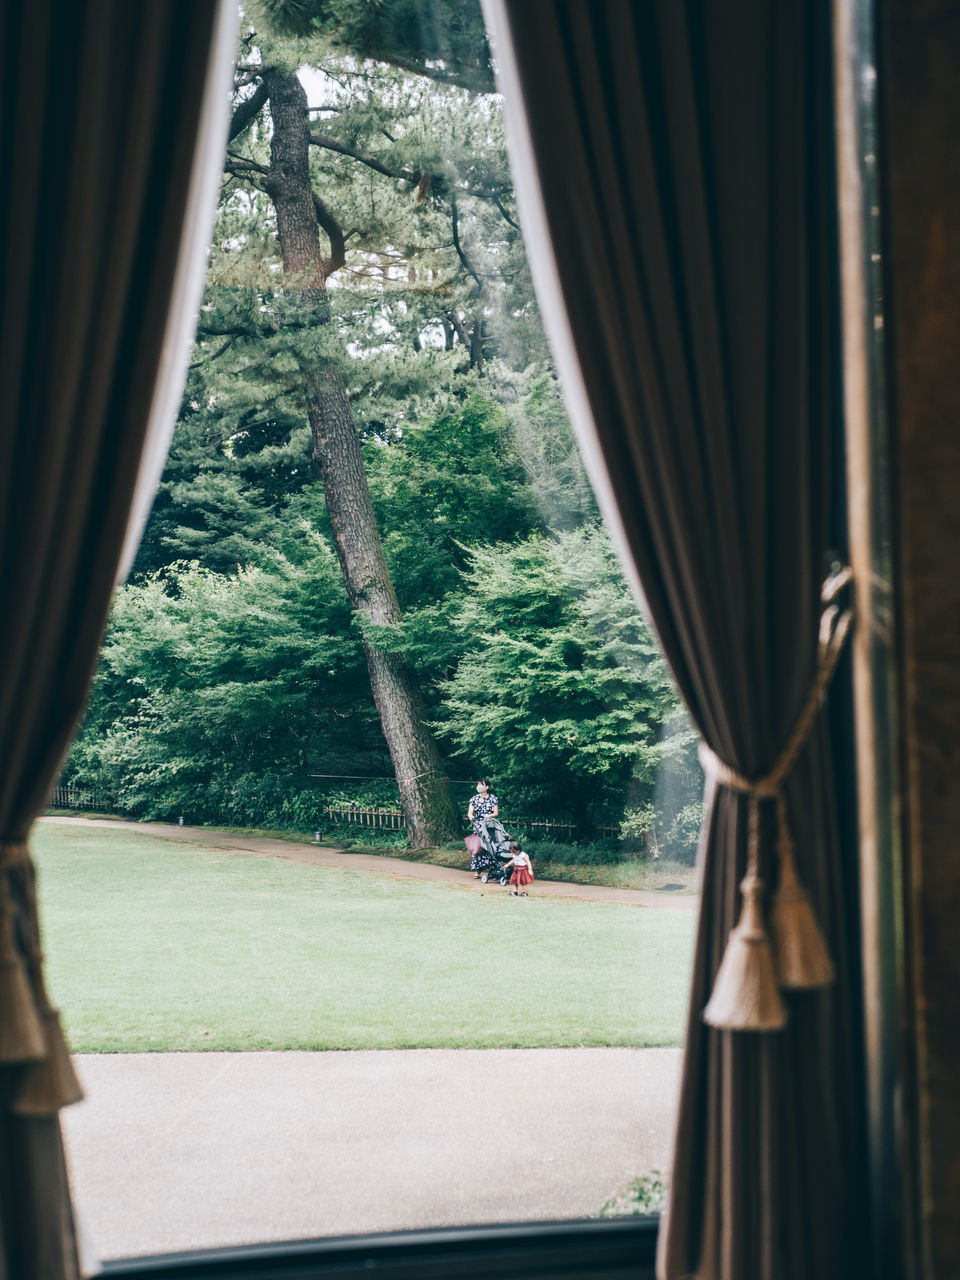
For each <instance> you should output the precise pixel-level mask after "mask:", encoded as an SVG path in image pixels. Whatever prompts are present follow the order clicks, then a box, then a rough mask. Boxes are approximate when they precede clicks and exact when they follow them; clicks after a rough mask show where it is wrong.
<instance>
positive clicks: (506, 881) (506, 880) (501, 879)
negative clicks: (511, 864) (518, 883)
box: [500, 876, 510, 885]
mask: <svg viewBox="0 0 960 1280" xmlns="http://www.w3.org/2000/svg"><path fill="white" fill-rule="evenodd" d="M500 883H501V884H503V885H507V884H509V883H510V881H509V880H508V879H507V877H506V876H501V877H500Z"/></svg>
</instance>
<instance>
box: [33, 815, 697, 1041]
mask: <svg viewBox="0 0 960 1280" xmlns="http://www.w3.org/2000/svg"><path fill="white" fill-rule="evenodd" d="M33 849H34V854H35V857H36V859H37V863H38V867H39V889H40V906H41V914H42V920H43V928H44V941H45V950H46V954H47V971H48V977H49V983H50V988H51V994H52V997H53V999H54V1001H55V1003H57V1004H59V1006H60V1007H61V1010H62V1013H63V1018H64V1024H65V1026H66V1028H67V1031H68V1035H69V1039H70V1043H71V1047H72V1048H73V1049H74V1050H75V1051H76V1052H87V1053H90V1052H122V1051H126V1052H142V1051H158V1050H201V1049H202V1050H209V1049H230V1050H243V1049H376V1048H383V1049H387V1048H391V1049H393V1048H412V1047H418V1048H419V1047H450V1048H453V1047H464V1048H466V1047H469V1048H478V1047H489V1048H504V1047H512V1046H517V1047H538V1046H549V1045H556V1046H565V1045H665V1044H677V1043H679V1042H680V1039H681V1037H682V1029H683V1020H684V1016H685V1005H686V993H687V986H688V981H689V970H690V962H691V953H692V945H693V928H694V913H693V912H687V911H658V910H655V909H644V908H637V907H621V906H612V905H607V904H599V903H588V902H564V901H558V900H552V901H551V900H548V899H545V898H541V899H537V898H536V897H531V898H528V899H522V900H521V899H517V898H512V897H510V896H509V895H508V894H506V893H505V892H504V891H503V890H500V889H497V890H495V891H490V892H487V893H484V894H482V895H480V894H477V893H474V892H472V891H471V890H469V889H466V888H460V887H459V886H455V885H454V886H451V885H446V884H424V883H420V882H414V881H401V880H393V879H392V878H390V877H385V876H379V875H373V874H370V873H366V872H361V871H350V870H340V869H339V868H328V867H311V866H306V865H302V864H298V863H293V862H287V861H282V860H279V859H278V860H272V859H268V858H260V857H254V856H250V855H244V854H239V853H226V852H223V851H222V850H214V849H210V848H205V847H203V846H200V845H184V844H181V843H174V842H172V841H167V840H163V839H159V838H156V837H151V836H143V835H139V834H133V833H130V832H126V831H123V830H118V831H116V832H114V831H110V830H103V829H95V830H89V831H84V830H83V829H82V828H78V827H76V826H59V825H55V824H52V823H46V824H44V825H43V826H41V827H38V828H36V829H35V834H34V837H33Z"/></svg>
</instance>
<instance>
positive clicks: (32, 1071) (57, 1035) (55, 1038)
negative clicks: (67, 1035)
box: [11, 1006, 83, 1116]
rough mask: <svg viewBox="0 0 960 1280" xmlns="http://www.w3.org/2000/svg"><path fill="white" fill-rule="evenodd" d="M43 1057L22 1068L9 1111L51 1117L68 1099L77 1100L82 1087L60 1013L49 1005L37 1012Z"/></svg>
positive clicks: (67, 1103) (17, 1113)
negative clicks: (38, 1013) (43, 1048)
mask: <svg viewBox="0 0 960 1280" xmlns="http://www.w3.org/2000/svg"><path fill="white" fill-rule="evenodd" d="M40 1021H41V1025H42V1027H43V1039H44V1044H45V1053H46V1056H45V1057H44V1058H43V1059H42V1061H40V1062H33V1063H31V1064H30V1065H29V1066H28V1067H26V1068H24V1074H23V1080H22V1083H21V1085H20V1089H19V1090H18V1092H17V1096H16V1099H15V1100H14V1103H13V1106H12V1108H11V1110H12V1111H13V1112H14V1113H15V1114H16V1115H19V1116H52V1115H56V1113H57V1112H58V1111H59V1110H60V1108H61V1107H66V1106H69V1105H70V1103H71V1102H80V1101H81V1099H82V1098H83V1089H82V1088H81V1087H80V1081H79V1080H78V1079H77V1073H76V1072H75V1071H74V1069H73V1063H72V1062H71V1061H70V1051H69V1050H68V1049H67V1042H66V1040H65V1039H64V1035H63V1029H62V1028H61V1026H60V1015H59V1013H57V1011H56V1009H54V1008H52V1007H50V1006H48V1007H47V1008H46V1009H44V1010H42V1011H41V1013H40Z"/></svg>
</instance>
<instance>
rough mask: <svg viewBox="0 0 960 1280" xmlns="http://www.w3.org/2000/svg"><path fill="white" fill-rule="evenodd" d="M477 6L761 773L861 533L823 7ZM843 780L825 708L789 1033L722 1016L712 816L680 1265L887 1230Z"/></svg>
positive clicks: (640, 568) (670, 624) (563, 306)
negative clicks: (843, 562)
mask: <svg viewBox="0 0 960 1280" xmlns="http://www.w3.org/2000/svg"><path fill="white" fill-rule="evenodd" d="M486 12H487V17H488V23H489V25H490V28H491V35H492V39H493V42H494V54H495V58H496V59H497V61H498V64H499V70H500V74H501V83H502V88H503V90H504V94H505V99H506V111H507V122H508V132H509V135H510V138H511V146H512V150H513V158H514V173H515V179H516V182H517V186H518V192H519V196H520V200H521V213H522V214H523V215H524V217H525V234H526V237H527V240H528V246H529V249H530V257H531V261H532V266H533V270H534V276H535V279H536V282H537V285H538V290H539V291H540V296H541V302H542V304H543V309H544V312H545V319H546V322H547V326H548V329H549V330H550V332H551V338H552V340H553V345H554V352H555V355H556V358H557V362H558V367H559V370H560V375H561V379H562V380H563V381H564V382H565V383H566V386H567V391H568V401H569V403H570V406H571V411H572V414H573V416H574V418H575V425H576V426H577V428H578V432H579V434H580V436H581V441H582V443H583V446H584V451H585V454H586V457H587V462H588V465H590V466H591V470H592V474H593V476H594V479H595V483H596V486H597V488H598V492H599V496H600V498H601V501H602V502H603V503H604V504H605V506H606V510H607V514H608V517H609V518H610V520H611V522H612V524H613V526H614V530H615V533H616V534H617V535H618V536H619V539H620V542H621V547H622V548H623V552H624V555H625V557H626V558H627V561H628V564H629V565H630V566H631V567H632V568H633V569H634V570H635V572H636V575H637V577H638V579H639V582H640V584H641V588H642V592H643V595H644V596H645V599H646V602H647V605H648V607H649V611H650V614H651V616H652V618H653V621H654V623H655V625H656V627H657V630H658V632H659V634H660V637H661V640H662V642H663V645H664V649H665V651H666V654H667V656H668V658H669V661H670V663H671V666H672V668H673V671H674V674H675V676H676V679H677V682H678V685H679V687H680V690H681V692H682V694H683V697H684V699H685V701H686V703H687V705H688V707H689V708H690V710H691V712H692V714H693V717H694V719H695V721H696V723H697V725H698V726H699V728H700V731H701V732H702V734H703V736H704V738H705V740H706V742H707V743H708V744H709V746H710V747H711V748H712V749H713V750H714V751H715V752H716V753H717V755H718V756H719V757H720V758H721V759H722V760H723V761H724V762H726V764H728V765H729V766H731V767H733V768H734V769H736V770H738V771H739V772H740V773H742V774H745V775H747V776H748V777H757V776H760V775H763V774H765V773H766V772H767V771H768V770H769V769H770V768H771V767H772V766H773V765H774V763H775V761H776V760H777V757H778V756H779V755H780V752H781V750H782V748H783V746H784V743H785V740H786V738H787V735H788V734H789V732H790V730H791V729H792V727H793V725H794V722H795V721H796V719H797V716H798V713H799V711H800V708H801V705H802V703H803V701H804V698H805V696H806V693H807V690H808V689H809V687H810V684H811V681H812V680H813V677H814V672H815V669H816V664H817V635H818V621H819V614H820V608H821V605H820V600H819V592H820V585H821V581H822V579H823V578H824V576H825V575H826V573H827V571H828V568H829V565H830V562H831V560H832V559H833V558H834V557H835V556H836V554H837V548H838V547H839V546H840V544H841V542H842V531H841V530H840V529H839V528H838V523H837V520H836V516H835V513H836V512H837V510H838V509H839V503H838V496H839V495H838V493H837V486H838V485H839V483H840V478H839V476H840V468H839V466H838V465H837V464H838V458H839V457H840V456H842V455H840V451H839V449H838V446H837V441H838V440H839V439H840V437H841V420H840V397H841V385H840V380H841V367H840V339H839V332H838V306H837V296H836V295H837V290H838V274H837V261H836V257H837V254H836V245H835V221H836V199H835V192H834V155H833V148H832V121H831V104H832V70H831V48H830V6H829V4H828V3H826V0H814V2H813V3H809V4H801V3H799V0H798V2H797V3H787V4H770V3H769V2H768V0H728V2H727V3H724V4H716V3H711V2H710V0H699V2H694V0H644V2H643V3H634V2H633V0H592V2H587V0H488V3H486ZM841 549H842V548H841ZM836 777H837V774H836V769H835V765H834V761H833V759H832V752H831V734H830V730H829V724H828V723H826V722H825V720H824V718H821V721H820V722H819V723H818V725H817V726H816V728H815V731H814V734H813V736H812V737H811V738H810V739H809V741H808V743H807V745H806V747H805V749H804V751H803V753H802V755H801V757H800V759H799V761H798V763H797V765H796V767H795V768H794V769H793V770H792V772H791V774H790V776H789V778H788V781H787V785H786V801H787V805H788V808H789V812H790V819H791V823H792V828H793V834H794V836H795V839H796V845H797V865H798V868H799V871H800V876H801V878H802V880H803V882H804V884H805V885H806V887H807V889H808V891H809V893H810V897H811V899H812V902H813V906H814V909H815V912H816V914H817V916H818V918H819V921H820V923H821V925H822V927H823V930H824V933H825V935H826V938H827V942H828V946H829V949H830V952H831V954H832V957H833V961H834V964H835V967H836V971H837V981H836V982H835V984H834V985H833V986H831V987H829V988H826V989H822V990H817V991H810V992H802V993H788V994H787V995H786V996H785V1000H786V1003H787V1006H788V1014H789V1021H788V1023H787V1025H786V1027H785V1028H784V1029H783V1030H780V1031H775V1032H744V1031H740V1032H736V1031H726V1030H722V1031H721V1030H716V1029H714V1028H712V1027H709V1026H707V1025H705V1023H704V1022H703V1021H702V1018H701V1014H702V1010H703V1008H704V1005H705V1004H706V1002H707V999H708V997H709V994H710V991H711V987H712V984H713V980H714V977H715V975H716V972H717V969H718V967H719V963H720V960H721V957H722V954H723V950H724V947H725V945H726V943H727V938H728V934H729V931H730V929H731V927H732V926H733V925H734V923H735V922H736V920H737V917H738V913H739V910H740V894H739V883H740V880H741V878H742V876H743V874H744V869H745V862H746V843H747V841H746V819H747V808H748V802H747V799H746V797H744V796H742V795H738V794H736V793H734V792H733V791H731V790H728V789H726V788H721V789H720V790H719V791H718V793H717V795H716V798H715V802H714V804H713V806H712V810H711V813H710V816H709V818H708V820H707V824H706V827H705V830H704V833H703V840H702V851H703V886H702V888H703V902H702V908H701V914H700V922H699V931H698V937H697V945H696V958H695V967H694V979H693V991H692V997H691V1007H690V1017H689V1026H688V1030H687V1042H686V1054H685V1062H684V1069H683V1080H682V1095H681V1108H680V1121H679V1129H678V1135H677V1142H676V1153H675V1162H674V1166H673V1172H672V1179H671V1195H670V1209H669V1214H668V1217H667V1220H666V1222H665V1223H664V1224H663V1225H662V1229H661V1243H660V1273H661V1276H662V1277H663V1280H680V1278H681V1277H685V1276H697V1277H700V1278H702V1280H761V1278H763V1280H774V1278H775V1280H801V1278H802V1280H809V1278H810V1277H814V1276H816V1277H817V1278H818V1280H832V1278H834V1277H836V1280H841V1278H843V1280H847V1278H848V1277H849V1276H851V1275H854V1274H857V1272H858V1268H859V1265H860V1264H861V1263H863V1260H864V1258H865V1257H866V1256H867V1255H866V1248H867V1239H866V1236H865V1234H864V1213H863V1189H864V1185H865V1165H864V1154H863V1139H862V1133H863V1129H862V1121H861V1115H862V1108H861V1104H860V1101H859V1096H858V1092H859V1091H858V1072H857V1063H858V1061H859V1058H858V1048H857V1046H858V1037H859V1031H860V1023H859V1014H858V995H857V990H858V979H857V973H856V954H857V938H856V932H855V927H853V928H852V927H851V920H855V918H856V912H855V909H852V904H853V902H854V900H855V884H854V876H855V870H854V865H853V864H854V860H855V857H856V850H855V848H854V847H853V846H852V845H851V846H849V847H846V846H845V845H844V844H843V842H842V841H841V839H840V837H839V824H838V817H837V787H836ZM771 808H772V806H771V805H763V806H761V812H762V820H763V841H762V846H761V848H762V867H761V870H762V872H763V873H764V879H765V880H766V881H767V884H768V885H770V884H771V882H772V881H774V880H775V869H774V867H773V866H772V865H771V863H772V845H773V840H772V834H773V818H774V815H773V813H771V812H768V810H770V809H771Z"/></svg>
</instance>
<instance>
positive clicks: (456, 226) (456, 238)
mask: <svg viewBox="0 0 960 1280" xmlns="http://www.w3.org/2000/svg"><path fill="white" fill-rule="evenodd" d="M450 212H451V215H452V217H451V222H452V226H453V247H454V248H455V249H456V251H457V257H458V258H459V259H460V261H461V262H462V263H463V266H464V269H465V270H466V271H468V272H469V273H470V275H472V276H473V278H474V280H475V281H476V284H477V293H478V294H480V293H482V292H483V281H482V280H481V279H480V277H479V276H478V275H477V273H476V271H474V269H473V265H472V264H471V262H470V259H469V258H468V257H467V255H466V254H465V253H464V251H463V246H462V245H461V244H460V219H459V217H458V214H457V197H456V195H454V193H453V192H451V193H450Z"/></svg>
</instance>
